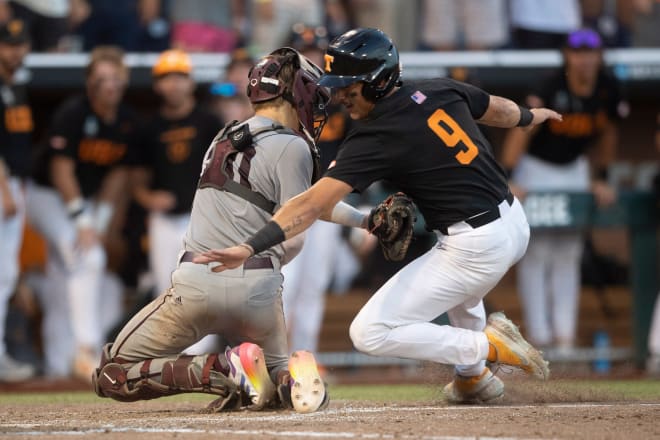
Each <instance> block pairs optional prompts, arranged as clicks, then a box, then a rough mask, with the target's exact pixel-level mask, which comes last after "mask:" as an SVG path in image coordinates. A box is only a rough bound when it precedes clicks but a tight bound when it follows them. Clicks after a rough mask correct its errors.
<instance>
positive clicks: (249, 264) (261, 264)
mask: <svg viewBox="0 0 660 440" xmlns="http://www.w3.org/2000/svg"><path fill="white" fill-rule="evenodd" d="M193 258H195V253H194V252H190V251H185V252H184V253H183V255H181V259H180V260H179V263H192V262H193ZM272 268H273V262H272V261H271V259H270V257H250V258H248V259H247V260H245V263H243V269H245V270H249V269H272Z"/></svg>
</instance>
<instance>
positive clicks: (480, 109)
mask: <svg viewBox="0 0 660 440" xmlns="http://www.w3.org/2000/svg"><path fill="white" fill-rule="evenodd" d="M450 81H451V83H452V85H453V87H454V90H456V91H457V92H458V93H459V94H460V95H461V96H462V97H463V98H464V99H465V101H466V102H467V105H468V107H469V108H470V114H471V115H472V117H473V118H474V119H479V118H481V117H482V116H483V115H484V113H486V110H488V105H489V104H490V94H489V93H488V92H486V91H484V90H482V89H480V88H479V87H475V86H473V85H471V84H467V83H464V82H459V81H454V80H450Z"/></svg>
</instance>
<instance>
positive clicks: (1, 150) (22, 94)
mask: <svg viewBox="0 0 660 440" xmlns="http://www.w3.org/2000/svg"><path fill="white" fill-rule="evenodd" d="M0 117H1V118H2V121H1V122H0V158H2V159H3V160H4V161H5V163H6V164H7V167H8V168H9V172H10V173H11V174H12V175H14V176H20V177H25V176H27V175H28V174H29V172H30V161H31V159H32V132H33V130H34V122H33V120H32V111H31V110H30V107H29V105H28V102H27V93H26V89H25V87H24V86H22V85H12V86H10V85H8V84H2V83H1V82H0Z"/></svg>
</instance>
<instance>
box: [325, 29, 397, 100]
mask: <svg viewBox="0 0 660 440" xmlns="http://www.w3.org/2000/svg"><path fill="white" fill-rule="evenodd" d="M400 78H401V65H400V64H399V52H398V51H397V49H396V46H394V43H392V40H391V39H390V37H388V36H387V35H386V34H385V33H384V32H383V31H381V30H380V29H372V28H364V29H353V30H350V31H348V32H346V33H344V34H342V35H340V36H339V37H337V38H335V39H334V40H333V41H332V42H331V43H330V46H328V50H327V51H326V55H325V73H324V74H323V76H322V77H321V79H320V80H319V85H322V86H325V87H332V88H343V87H347V86H349V85H351V84H353V83H356V82H360V81H362V82H364V87H363V88H362V94H363V95H364V97H365V98H367V99H368V100H370V101H376V100H377V99H380V98H382V97H383V96H385V95H387V94H388V93H389V92H390V91H391V90H392V89H393V88H394V87H395V86H397V85H400V84H401V81H400Z"/></svg>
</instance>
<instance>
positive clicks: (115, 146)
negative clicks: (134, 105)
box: [35, 96, 138, 197]
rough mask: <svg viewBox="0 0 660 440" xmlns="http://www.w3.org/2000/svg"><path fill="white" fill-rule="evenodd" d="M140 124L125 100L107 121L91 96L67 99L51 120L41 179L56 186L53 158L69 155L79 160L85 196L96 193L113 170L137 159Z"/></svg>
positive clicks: (39, 170) (78, 172)
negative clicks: (52, 164) (110, 120)
mask: <svg viewBox="0 0 660 440" xmlns="http://www.w3.org/2000/svg"><path fill="white" fill-rule="evenodd" d="M137 128H138V124H137V115H136V114H135V112H134V111H133V110H132V109H130V108H129V107H127V106H126V105H124V104H120V106H119V109H118V111H117V117H116V119H115V121H114V122H112V123H105V122H103V121H102V120H101V119H100V118H99V117H98V116H97V115H96V114H95V113H94V111H93V110H92V108H91V106H90V103H89V100H88V99H87V97H85V96H78V97H74V98H71V99H69V100H67V101H66V102H64V103H63V104H62V105H61V106H60V108H59V109H58V110H57V111H56V113H55V115H54V116H53V118H52V120H51V124H50V128H49V130H48V134H47V138H46V150H47V155H46V156H47V159H46V160H45V161H43V162H42V163H39V164H38V167H37V175H36V176H35V178H36V180H37V182H39V183H41V184H43V185H47V186H52V182H51V179H50V159H52V158H53V157H54V156H65V157H69V158H71V159H73V160H74V162H75V169H76V178H77V180H78V184H79V186H80V191H81V193H82V195H83V197H91V196H93V195H95V194H96V193H97V192H98V191H99V189H100V188H101V185H102V184H103V180H104V178H105V176H106V175H107V174H108V172H109V171H110V170H112V169H113V168H114V167H116V166H118V165H125V164H130V163H132V162H133V161H134V160H135V148H136V145H135V144H136V134H137Z"/></svg>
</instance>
